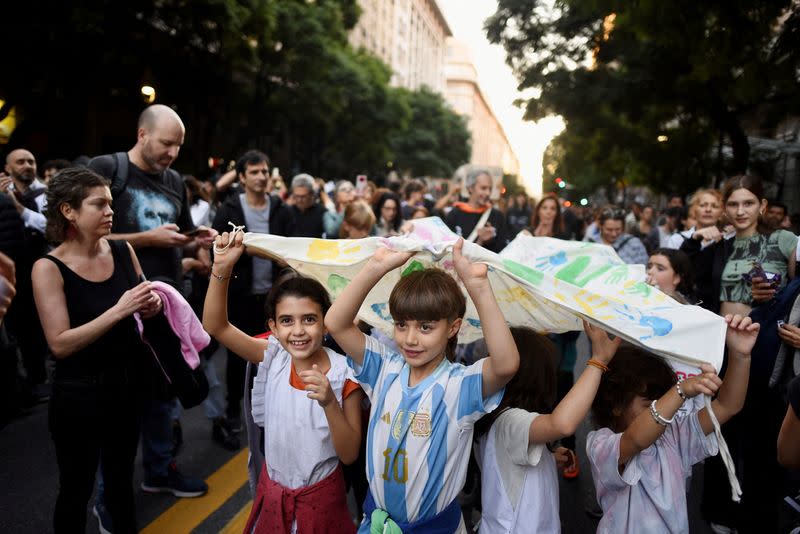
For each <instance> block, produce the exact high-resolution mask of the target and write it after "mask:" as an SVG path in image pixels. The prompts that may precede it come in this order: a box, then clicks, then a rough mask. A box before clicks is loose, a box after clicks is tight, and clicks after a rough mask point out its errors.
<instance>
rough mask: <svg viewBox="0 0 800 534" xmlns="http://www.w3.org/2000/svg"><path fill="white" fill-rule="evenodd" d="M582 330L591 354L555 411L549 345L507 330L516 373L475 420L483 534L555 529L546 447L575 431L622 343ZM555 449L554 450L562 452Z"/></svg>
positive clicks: (554, 486) (553, 483)
mask: <svg viewBox="0 0 800 534" xmlns="http://www.w3.org/2000/svg"><path fill="white" fill-rule="evenodd" d="M584 328H585V330H586V334H587V335H588V336H589V338H590V339H591V340H592V358H591V359H590V360H589V361H588V362H587V365H586V369H584V371H583V373H582V374H581V376H580V378H579V379H578V380H577V382H575V385H574V386H572V389H570V390H569V392H568V393H567V394H566V395H565V396H564V398H563V399H562V400H561V402H560V403H558V405H557V406H555V409H553V405H554V404H555V401H556V366H555V359H556V356H555V354H556V353H555V351H556V349H555V346H554V345H553V343H552V342H551V341H550V340H549V339H547V337H545V336H543V335H540V334H537V333H536V332H534V331H533V330H531V329H529V328H516V327H515V328H512V329H511V335H512V336H513V337H514V342H515V343H516V345H517V350H519V353H520V362H519V371H517V374H516V375H515V376H514V378H512V379H511V381H510V382H509V383H508V384H507V385H506V392H505V395H504V396H503V400H502V401H501V403H500V406H498V407H497V408H496V409H495V410H494V411H493V412H492V413H490V414H489V415H487V416H486V417H484V418H483V419H481V420H480V421H479V422H478V423H477V424H476V425H475V430H476V433H477V435H478V444H477V447H476V450H475V452H476V457H477V459H478V464H479V465H480V469H481V504H482V508H483V512H482V515H481V525H480V533H481V534H495V533H501V532H502V533H506V532H513V533H515V534H526V533H531V534H533V533H543V534H547V533H558V532H561V521H560V519H559V515H558V475H557V472H556V460H555V459H554V455H553V454H551V453H550V449H551V445H552V444H553V443H554V442H555V441H557V440H559V439H562V438H564V437H566V436H570V435H572V434H574V433H575V430H576V428H577V427H578V425H579V424H580V423H581V421H583V419H584V417H586V414H587V413H588V412H589V408H590V407H591V405H592V401H593V400H594V396H595V394H596V393H597V388H598V386H599V385H600V377H601V376H602V373H603V372H604V370H605V369H608V363H609V362H610V361H611V359H612V358H613V357H614V353H615V352H616V350H617V347H618V346H619V344H620V338H616V339H614V340H612V339H610V338H609V337H608V335H607V334H606V333H605V332H604V331H603V330H601V329H599V328H596V327H593V326H591V325H589V324H587V323H584ZM550 412H552V413H550ZM561 449H563V448H559V450H558V451H557V452H558V453H562V454H563V452H562V450H561ZM563 451H567V449H563ZM570 457H571V458H572V461H575V457H574V455H570Z"/></svg>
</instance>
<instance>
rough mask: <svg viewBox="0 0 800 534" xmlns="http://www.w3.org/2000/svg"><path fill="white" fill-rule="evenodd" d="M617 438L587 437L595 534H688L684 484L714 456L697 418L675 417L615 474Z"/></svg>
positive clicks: (603, 433)
mask: <svg viewBox="0 0 800 534" xmlns="http://www.w3.org/2000/svg"><path fill="white" fill-rule="evenodd" d="M621 438H622V433H619V434H615V433H614V432H613V431H612V430H611V429H610V428H601V429H600V430H595V431H593V432H589V436H588V437H587V438H586V454H587V455H588V457H589V463H590V464H591V466H592V478H593V479H594V486H595V489H596V490H597V501H598V502H599V503H600V507H601V508H602V509H603V518H602V519H601V520H600V524H599V525H598V526H597V532H599V533H609V534H639V533H640V532H647V533H648V534H661V533H664V534H667V533H669V534H678V533H681V534H684V533H685V534H688V532H689V514H688V511H687V506H686V478H687V477H688V476H689V475H691V474H692V466H693V465H694V464H696V463H698V462H700V461H702V460H704V459H706V458H708V457H709V456H714V455H715V454H717V452H718V450H719V449H718V446H717V438H716V437H715V436H714V433H713V432H712V433H711V434H709V435H708V436H706V435H705V434H704V433H703V430H702V428H701V427H700V422H699V420H698V418H697V412H693V413H691V414H689V415H687V416H686V417H676V418H675V421H674V422H673V423H672V424H670V425H668V426H667V428H666V430H665V431H664V433H663V434H662V435H661V436H660V437H659V438H658V439H657V440H656V442H655V443H654V444H652V445H650V446H649V447H648V448H646V449H645V450H643V451H641V452H640V453H639V454H637V455H635V456H634V457H633V458H631V459H630V460H629V461H628V463H627V464H625V469H624V470H623V471H622V474H620V472H619V467H618V466H619V454H620V453H619V444H620V439H621Z"/></svg>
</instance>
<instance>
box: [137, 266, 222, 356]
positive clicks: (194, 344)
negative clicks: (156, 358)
mask: <svg viewBox="0 0 800 534" xmlns="http://www.w3.org/2000/svg"><path fill="white" fill-rule="evenodd" d="M153 291H154V292H155V293H156V294H157V295H158V296H159V297H161V302H162V304H163V306H164V311H163V313H164V316H165V317H166V318H167V322H168V323H169V326H170V328H172V331H173V332H175V335H176V336H178V339H180V342H181V353H182V354H183V359H184V361H186V363H187V364H189V367H191V368H192V369H197V366H198V365H200V351H201V350H203V349H204V348H206V347H207V346H208V344H209V343H211V336H209V335H208V332H206V331H205V330H203V324H202V323H201V322H200V320H199V319H198V318H197V315H195V313H194V310H193V309H192V307H191V306H190V305H189V303H188V302H186V299H185V298H183V295H181V294H180V293H179V292H178V290H177V289H175V288H174V287H172V286H171V285H169V284H166V283H164V282H158V281H155V282H153ZM134 317H135V318H136V326H137V327H138V328H139V335H141V334H142V331H143V330H144V325H143V324H142V318H141V317H140V316H139V314H138V313H136V314H134Z"/></svg>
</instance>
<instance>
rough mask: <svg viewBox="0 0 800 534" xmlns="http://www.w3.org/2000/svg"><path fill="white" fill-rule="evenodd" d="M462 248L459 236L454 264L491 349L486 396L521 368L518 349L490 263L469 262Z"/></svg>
mask: <svg viewBox="0 0 800 534" xmlns="http://www.w3.org/2000/svg"><path fill="white" fill-rule="evenodd" d="M463 248H464V240H463V239H459V240H458V241H457V242H456V244H455V246H454V247H453V264H454V266H455V269H456V272H457V273H458V276H459V277H460V278H461V281H462V282H464V287H466V288H467V293H469V296H470V298H471V299H472V302H473V303H474V304H475V309H477V310H478V317H479V318H480V320H481V329H482V330H483V336H484V339H485V340H486V346H487V348H488V349H489V357H488V358H487V359H486V361H485V362H484V363H483V370H482V374H483V396H484V398H486V397H488V396H490V395H493V394H494V393H496V392H498V391H500V390H501V389H503V388H504V387H505V385H506V384H508V381H509V380H511V379H512V378H513V377H514V374H515V373H516V372H517V369H519V352H518V351H517V345H516V344H515V343H514V338H513V337H512V336H511V331H510V330H509V329H508V324H506V320H505V317H504V316H503V312H502V311H501V310H500V306H498V305H497V300H495V298H494V293H492V286H491V285H489V278H488V277H487V274H488V267H487V265H486V264H483V263H470V261H469V260H468V259H466V258H465V257H464V256H463V255H462V253H461V251H462V249H463Z"/></svg>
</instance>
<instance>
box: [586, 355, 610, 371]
mask: <svg viewBox="0 0 800 534" xmlns="http://www.w3.org/2000/svg"><path fill="white" fill-rule="evenodd" d="M586 365H591V366H592V367H597V368H598V369H600V370H601V371H603V373H607V372H608V366H607V365H606V364H604V363H603V362H599V361H597V360H595V359H594V358H591V359H590V360H589V361H587V362H586Z"/></svg>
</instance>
